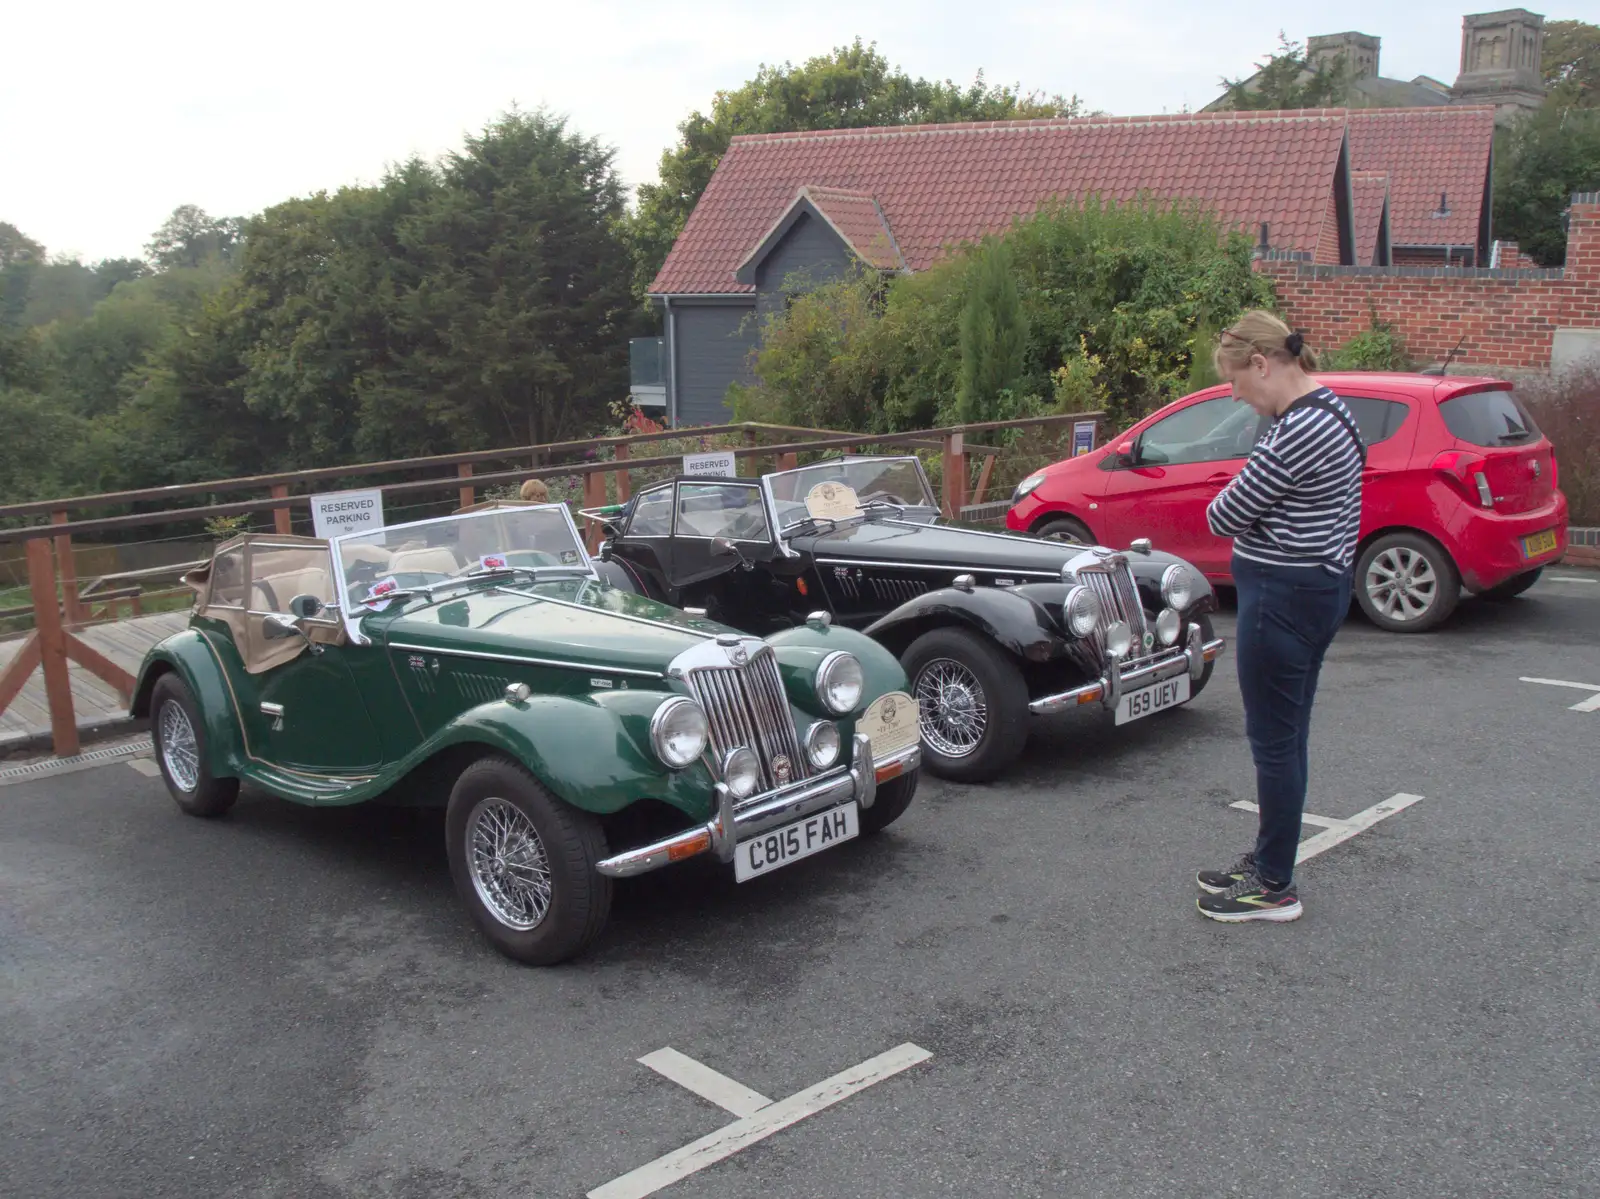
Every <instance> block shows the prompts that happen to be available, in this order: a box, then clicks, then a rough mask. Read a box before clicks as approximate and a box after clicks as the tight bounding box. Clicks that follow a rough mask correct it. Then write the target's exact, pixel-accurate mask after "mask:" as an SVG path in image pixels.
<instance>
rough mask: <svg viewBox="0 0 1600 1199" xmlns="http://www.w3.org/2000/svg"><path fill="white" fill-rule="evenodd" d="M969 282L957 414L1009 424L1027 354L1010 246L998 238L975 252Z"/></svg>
mask: <svg viewBox="0 0 1600 1199" xmlns="http://www.w3.org/2000/svg"><path fill="white" fill-rule="evenodd" d="M968 278H969V284H968V293H967V302H966V305H965V306H964V307H963V309H962V312H961V340H960V347H961V384H960V390H959V392H958V393H957V396H956V412H957V415H958V418H959V419H960V420H962V421H965V422H979V421H991V420H1008V419H1010V418H1011V417H1014V416H1016V415H1017V412H1016V400H1015V397H1016V390H1015V389H1016V387H1017V384H1018V383H1019V382H1020V381H1021V379H1022V374H1023V370H1024V369H1025V366H1026V359H1027V352H1028V318H1027V317H1026V315H1024V313H1023V311H1022V298H1021V296H1020V294H1019V293H1018V291H1017V280H1016V274H1015V271H1014V267H1013V263H1012V254H1011V247H1010V245H1009V244H1008V243H1007V242H1006V241H1005V240H1004V239H1002V238H995V239H992V240H990V241H989V242H987V243H986V244H984V245H983V246H980V247H978V248H977V249H975V250H974V251H973V252H972V262H971V267H970V273H969V276H968Z"/></svg>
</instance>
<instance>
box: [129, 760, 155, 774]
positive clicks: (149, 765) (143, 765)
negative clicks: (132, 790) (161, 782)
mask: <svg viewBox="0 0 1600 1199" xmlns="http://www.w3.org/2000/svg"><path fill="white" fill-rule="evenodd" d="M128 765H129V766H132V767H133V768H134V769H135V770H137V771H138V772H139V773H140V774H142V775H144V776H145V778H148V779H158V778H160V777H161V767H160V766H159V765H158V764H157V763H156V760H155V759H154V758H129V759H128Z"/></svg>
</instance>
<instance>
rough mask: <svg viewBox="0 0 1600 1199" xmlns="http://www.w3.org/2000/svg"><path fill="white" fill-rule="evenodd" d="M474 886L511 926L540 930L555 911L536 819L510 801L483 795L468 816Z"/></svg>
mask: <svg viewBox="0 0 1600 1199" xmlns="http://www.w3.org/2000/svg"><path fill="white" fill-rule="evenodd" d="M467 869H468V872H469V873H470V875H471V877H472V886H473V889H474V890H476V891H477V893H478V898H479V899H480V900H482V901H483V905H484V906H485V907H486V908H488V909H489V911H490V912H491V913H492V914H493V916H494V918H495V919H496V920H498V921H500V923H502V924H504V925H505V926H506V927H507V928H512V929H516V930H518V931H519V932H526V931H528V930H529V929H532V928H537V927H538V926H539V924H540V923H541V922H542V921H543V920H544V918H545V917H546V916H547V915H548V914H549V912H550V899H551V895H552V888H551V879H550V858H549V855H548V854H546V852H545V847H544V841H543V840H542V839H541V838H540V836H539V831H538V830H537V829H536V828H534V827H533V821H531V820H529V819H528V817H527V816H526V814H524V813H523V811H522V810H521V809H520V808H518V807H517V806H516V805H515V804H513V803H511V802H510V801H508V800H504V799H498V798H495V797H492V796H491V797H489V798H486V799H480V800H479V801H478V803H477V805H476V806H475V807H474V808H473V809H472V813H471V815H469V816H468V817H467Z"/></svg>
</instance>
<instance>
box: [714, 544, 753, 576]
mask: <svg viewBox="0 0 1600 1199" xmlns="http://www.w3.org/2000/svg"><path fill="white" fill-rule="evenodd" d="M730 555H731V556H733V557H735V558H737V559H739V565H740V566H742V567H744V568H745V569H746V570H753V569H755V568H754V567H753V566H752V565H751V564H750V563H749V562H748V561H747V560H746V559H745V556H744V555H743V554H742V553H740V552H739V547H738V545H736V544H735V543H734V540H733V538H731V537H713V538H712V539H711V556H712V557H713V558H726V557H728V556H730Z"/></svg>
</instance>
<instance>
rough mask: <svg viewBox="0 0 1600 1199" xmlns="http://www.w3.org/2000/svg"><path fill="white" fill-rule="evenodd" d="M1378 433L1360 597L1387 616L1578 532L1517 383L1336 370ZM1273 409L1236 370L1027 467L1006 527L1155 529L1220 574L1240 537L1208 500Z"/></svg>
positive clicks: (1418, 628) (1526, 562) (1422, 618)
mask: <svg viewBox="0 0 1600 1199" xmlns="http://www.w3.org/2000/svg"><path fill="white" fill-rule="evenodd" d="M1318 379H1319V380H1320V381H1321V382H1323V383H1325V384H1326V385H1327V386H1328V387H1331V388H1332V389H1333V390H1334V391H1335V392H1336V393H1337V394H1338V395H1339V397H1340V398H1341V399H1342V400H1344V402H1345V404H1346V405H1348V406H1349V408H1350V411H1351V414H1352V415H1353V416H1354V417H1355V418H1356V423H1357V425H1358V426H1359V427H1360V430H1361V436H1362V438H1363V440H1365V441H1366V443H1367V447H1368V448H1367V468H1366V470H1365V471H1364V472H1363V475H1362V478H1363V493H1362V505H1361V546H1360V549H1359V551H1358V554H1357V559H1356V578H1355V588H1354V591H1355V596H1356V599H1357V601H1358V602H1359V603H1360V604H1361V607H1362V610H1363V611H1365V612H1366V614H1367V616H1368V617H1369V618H1370V619H1371V620H1372V621H1373V622H1374V623H1375V624H1377V625H1378V626H1379V627H1380V628H1384V629H1389V630H1392V631H1394V632H1402V633H1420V632H1422V631H1423V630H1425V629H1431V628H1433V627H1434V626H1435V625H1437V624H1438V623H1439V622H1440V621H1442V620H1444V619H1445V618H1446V617H1448V616H1449V615H1450V613H1451V612H1452V611H1453V610H1454V609H1455V606H1456V602H1457V601H1458V600H1459V599H1460V597H1461V594H1462V592H1463V591H1465V592H1468V593H1470V594H1477V595H1484V596H1488V597H1491V598H1495V599H1507V598H1510V597H1511V596H1515V595H1519V594H1521V593H1522V592H1524V591H1526V590H1527V589H1528V588H1529V587H1531V586H1532V585H1533V583H1534V581H1535V580H1536V579H1537V578H1538V577H1539V571H1540V569H1541V568H1542V567H1543V566H1544V565H1545V564H1547V563H1549V562H1553V561H1555V560H1556V559H1557V558H1559V557H1560V556H1561V555H1562V554H1563V553H1564V552H1565V550H1566V546H1567V501H1566V497H1565V496H1563V495H1562V494H1561V490H1560V488H1559V487H1557V485H1556V457H1555V451H1554V449H1553V448H1552V447H1551V445H1550V442H1549V441H1548V440H1546V438H1545V437H1544V435H1543V434H1542V433H1540V432H1539V429H1538V427H1537V426H1536V425H1535V424H1534V422H1533V418H1532V417H1530V416H1529V415H1528V412H1527V410H1526V409H1525V408H1524V407H1523V406H1522V404H1521V403H1520V402H1519V401H1518V399H1517V397H1516V394H1515V392H1514V391H1513V389H1512V385H1511V384H1510V383H1507V382H1505V381H1504V380H1500V379H1487V378H1466V377H1460V376H1438V375H1413V374H1368V373H1350V374H1337V373H1328V374H1320V375H1318ZM1267 426H1268V422H1267V420H1266V419H1265V418H1262V417H1258V416H1257V415H1256V414H1255V413H1254V412H1253V411H1251V409H1250V408H1249V407H1248V406H1246V405H1245V404H1242V403H1239V402H1238V401H1236V400H1234V399H1233V396H1232V393H1231V392H1230V390H1229V388H1228V387H1227V386H1226V385H1223V386H1219V387H1210V388H1207V389H1206V390H1204V391H1197V392H1195V393H1194V394H1193V395H1189V396H1185V397H1184V398H1183V399H1181V400H1177V401H1175V402H1174V403H1171V404H1168V405H1167V406H1166V407H1165V408H1163V409H1161V411H1159V412H1157V413H1155V414H1154V415H1152V416H1149V417H1146V418H1145V419H1144V420H1142V421H1140V422H1139V423H1138V424H1137V425H1135V426H1134V427H1133V428H1132V429H1130V430H1128V432H1127V433H1125V434H1123V435H1122V436H1121V437H1119V438H1118V439H1117V440H1116V443H1115V444H1111V445H1105V446H1101V447H1100V448H1098V449H1095V450H1092V451H1090V452H1089V453H1087V454H1080V455H1079V456H1078V457H1076V458H1069V459H1067V460H1066V461H1064V462H1057V463H1055V464H1053V465H1051V466H1048V467H1046V468H1045V469H1044V470H1042V471H1038V472H1037V473H1035V474H1032V475H1029V476H1028V477H1027V478H1026V479H1024V480H1023V481H1022V482H1021V483H1020V484H1018V486H1017V489H1016V491H1015V493H1013V495H1012V497H1011V510H1010V512H1008V513H1007V514H1006V526H1007V527H1008V528H1011V529H1014V530H1017V531H1019V532H1028V533H1033V534H1035V535H1037V536H1041V537H1059V538H1064V539H1070V540H1080V541H1085V542H1089V543H1096V542H1098V543H1099V544H1101V545H1127V544H1129V543H1130V542H1132V541H1133V540H1134V539H1135V538H1140V537H1148V538H1149V539H1150V540H1151V541H1153V542H1154V543H1155V544H1156V545H1157V546H1158V547H1159V548H1161V549H1163V550H1167V551H1169V552H1171V553H1174V554H1177V555H1178V556H1180V557H1182V558H1186V559H1188V560H1189V561H1190V562H1191V563H1193V564H1194V566H1195V567H1196V568H1197V569H1198V570H1201V571H1203V572H1204V573H1205V575H1206V577H1207V578H1209V579H1211V580H1212V581H1213V582H1217V583H1231V582H1232V579H1231V577H1230V575H1229V572H1228V567H1229V558H1230V556H1231V554H1232V548H1233V543H1232V541H1231V540H1230V539H1228V538H1226V537H1218V536H1216V535H1215V534H1213V533H1212V532H1211V530H1210V529H1209V528H1208V527H1207V525H1206V505H1208V504H1209V503H1210V502H1211V500H1212V498H1213V497H1214V496H1215V495H1216V494H1217V492H1218V491H1220V490H1221V489H1222V488H1223V486H1224V485H1226V484H1227V482H1228V481H1229V480H1230V479H1232V478H1233V477H1234V475H1236V474H1237V473H1238V472H1239V469H1240V468H1241V467H1242V466H1243V465H1244V461H1245V458H1246V457H1248V456H1249V453H1250V449H1251V447H1252V446H1253V445H1255V443H1256V441H1257V439H1258V438H1260V437H1261V436H1263V435H1264V434H1265V433H1266V430H1267Z"/></svg>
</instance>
